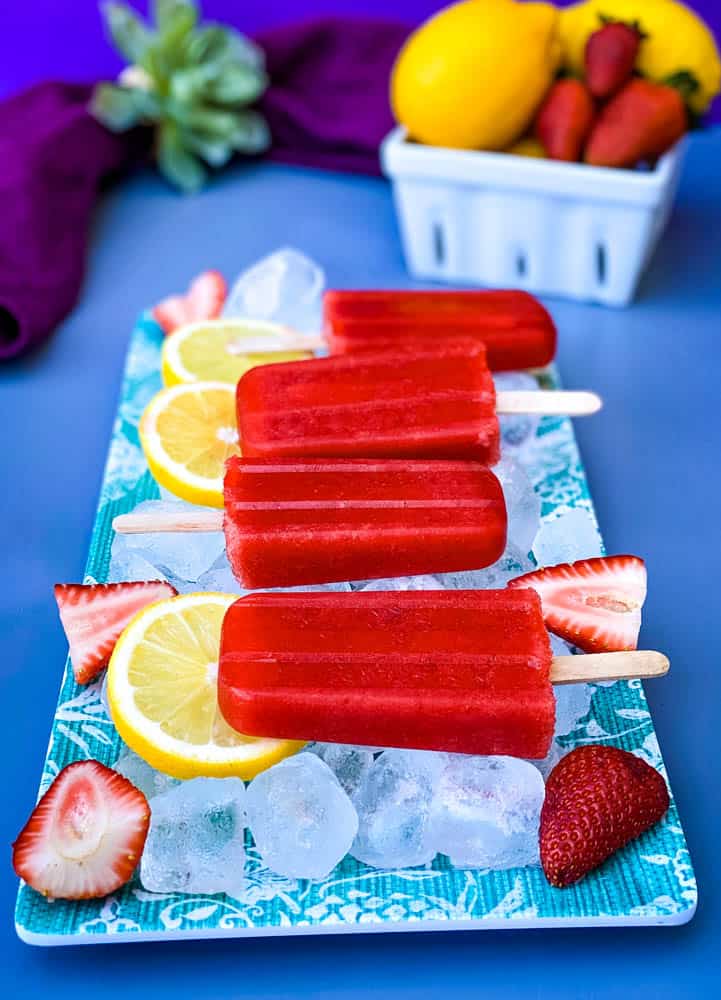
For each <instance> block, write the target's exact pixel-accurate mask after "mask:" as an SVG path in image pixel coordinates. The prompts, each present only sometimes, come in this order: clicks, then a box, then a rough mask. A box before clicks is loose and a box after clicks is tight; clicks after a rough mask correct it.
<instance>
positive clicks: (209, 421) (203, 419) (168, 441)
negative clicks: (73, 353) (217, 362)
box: [138, 382, 240, 507]
mask: <svg viewBox="0 0 721 1000" xmlns="http://www.w3.org/2000/svg"><path fill="white" fill-rule="evenodd" d="M138 430H139V434H140V443H141V445H142V446H143V451H144V452H145V458H146V460H147V462H148V466H149V467H150V471H151V472H152V474H153V476H154V477H155V479H156V480H157V482H159V483H160V485H161V486H164V487H165V488H166V489H167V490H170V492H171V493H174V494H175V495H176V496H178V497H181V498H182V499H183V500H188V501H189V502H190V503H197V504H203V505H205V506H208V507H222V506H223V471H224V467H225V462H226V459H228V458H230V456H231V455H239V454H240V448H239V446H238V429H237V421H236V416H235V388H234V387H233V386H231V385H226V384H225V383H224V382H193V383H191V384H188V385H175V386H171V387H170V388H167V389H161V390H160V392H158V393H156V395H155V396H153V398H152V399H151V400H150V402H149V403H148V405H147V407H146V408H145V411H144V413H143V416H142V417H141V420H140V427H139V428H138Z"/></svg>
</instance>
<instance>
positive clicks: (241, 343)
mask: <svg viewBox="0 0 721 1000" xmlns="http://www.w3.org/2000/svg"><path fill="white" fill-rule="evenodd" d="M284 332H285V331H284V328H283V327H282V326H279V325H278V324H277V323H265V322H262V321H260V320H251V319H248V320H245V319H239V320H231V319H215V320H206V321H205V322H202V323H190V324H189V325H188V326H184V327H181V329H180V330H177V331H176V332H175V333H174V334H173V335H172V336H171V337H167V338H166V340H165V341H164V343H163V353H162V359H161V371H162V374H163V383H164V384H165V385H178V384H180V383H185V382H200V381H213V382H228V383H229V384H232V385H235V383H236V382H237V381H238V379H239V378H240V376H241V375H244V374H245V372H247V371H249V370H250V369H251V368H254V367H255V366H256V365H269V364H273V363H275V362H278V361H302V360H304V359H305V358H310V357H312V354H311V352H310V351H288V350H282V349H281V348H282V345H283V343H284ZM246 344H247V349H246V347H245V345H246Z"/></svg>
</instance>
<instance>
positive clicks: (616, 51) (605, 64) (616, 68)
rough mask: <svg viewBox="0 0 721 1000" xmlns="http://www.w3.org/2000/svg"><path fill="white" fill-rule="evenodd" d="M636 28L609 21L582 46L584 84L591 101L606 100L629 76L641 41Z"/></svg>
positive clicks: (639, 32)
mask: <svg viewBox="0 0 721 1000" xmlns="http://www.w3.org/2000/svg"><path fill="white" fill-rule="evenodd" d="M643 37H644V36H643V34H642V32H641V31H640V30H639V27H638V25H637V24H624V23H623V22H622V21H609V22H607V23H606V24H604V25H603V27H601V28H599V29H598V31H594V32H593V34H592V35H590V36H589V39H588V41H587V42H586V51H585V55H584V60H585V64H586V83H587V84H588V89H589V90H590V91H591V93H592V94H593V96H594V97H598V98H599V99H600V100H606V98H608V97H611V96H612V95H613V94H615V93H616V91H618V90H620V89H621V87H622V86H623V85H624V83H625V82H626V81H627V80H628V78H629V77H630V76H631V74H632V73H633V68H634V66H635V65H636V56H637V55H638V47H639V45H640V44H641V39H642V38H643Z"/></svg>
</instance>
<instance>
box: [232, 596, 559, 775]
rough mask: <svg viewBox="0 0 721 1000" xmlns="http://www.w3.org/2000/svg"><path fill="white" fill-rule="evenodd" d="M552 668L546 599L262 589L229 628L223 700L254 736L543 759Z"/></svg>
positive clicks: (550, 719) (241, 604)
mask: <svg viewBox="0 0 721 1000" xmlns="http://www.w3.org/2000/svg"><path fill="white" fill-rule="evenodd" d="M550 667H551V647H550V643H549V640H548V634H547V632H546V629H545V626H544V624H543V616H542V614H541V604H540V601H539V600H538V597H537V595H536V594H535V593H534V592H533V591H523V590H514V591H500V590H499V591H494V590H477V591H470V590H465V591H463V590H457V591H451V590H431V591H395V592H394V591H382V592H361V593H355V594H333V593H305V594H262V595H261V594H258V595H256V594H253V595H250V596H248V597H245V598H241V599H240V600H239V601H237V602H236V603H235V604H233V605H232V606H231V607H230V608H229V610H228V612H227V613H226V616H225V620H224V622H223V629H222V636H221V646H220V667H219V672H218V703H219V705H220V709H221V712H222V713H223V715H224V717H225V719H226V721H227V722H228V723H229V724H230V725H231V726H232V727H233V728H234V729H237V730H238V731H239V732H242V733H246V734H248V735H269V734H272V735H273V736H284V737H290V738H293V739H314V740H319V741H321V742H328V743H358V744H366V745H372V746H393V747H414V748H416V749H421V750H449V751H453V752H457V753H473V754H509V755H511V756H517V757H529V758H538V757H544V756H545V755H546V753H547V752H548V749H549V746H550V743H551V739H552V736H553V726H554V720H555V700H554V696H553V689H552V687H551V682H550V679H549V671H550Z"/></svg>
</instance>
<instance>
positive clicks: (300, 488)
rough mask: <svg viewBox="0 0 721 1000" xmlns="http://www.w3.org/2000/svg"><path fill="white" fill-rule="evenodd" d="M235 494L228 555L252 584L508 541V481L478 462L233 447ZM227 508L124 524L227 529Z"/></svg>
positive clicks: (454, 553)
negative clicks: (280, 453)
mask: <svg viewBox="0 0 721 1000" xmlns="http://www.w3.org/2000/svg"><path fill="white" fill-rule="evenodd" d="M224 498H225V518H224V528H225V539H226V548H227V552H228V559H229V561H230V565H231V567H232V569H233V573H234V574H235V576H236V577H237V578H238V580H239V582H240V583H241V585H242V586H243V587H245V588H247V589H249V590H252V589H255V588H260V587H294V586H300V585H307V584H316V583H330V582H334V581H344V580H365V579H370V578H373V577H388V576H411V575H414V574H418V573H443V572H451V571H454V570H461V569H479V568H481V567H483V566H488V565H490V564H491V563H494V562H495V561H496V560H497V559H498V558H499V557H500V556H501V554H502V552H503V550H504V547H505V544H506V506H505V502H504V499H503V492H502V490H501V486H500V483H499V482H498V480H497V479H496V477H495V476H494V475H493V473H492V472H491V471H490V470H489V469H487V468H485V467H484V466H483V465H481V464H480V463H478V462H444V461H439V462H429V461H421V460H419V461H411V460H407V461H401V460H397V459H304V458H278V459H261V458H258V459H249V458H231V459H230V460H229V461H228V463H227V465H226V474H225V482H224ZM220 516H221V514H220V511H217V512H216V511H198V512H197V513H196V512H193V511H191V512H188V513H185V514H183V521H182V522H181V523H178V522H175V521H173V522H172V523H169V522H168V520H167V517H166V518H165V519H164V520H163V519H162V516H161V523H157V522H156V521H154V520H153V519H152V515H151V516H150V518H148V516H147V515H143V514H140V515H132V514H130V515H124V516H122V517H120V518H117V519H116V521H115V524H114V527H115V528H116V530H119V531H127V530H132V529H133V526H135V530H142V531H154V530H159V529H160V530H189V529H190V530H192V529H193V528H194V527H195V528H196V529H199V530H212V529H215V530H218V529H219V528H220V526H221V525H220V522H219V518H220Z"/></svg>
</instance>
